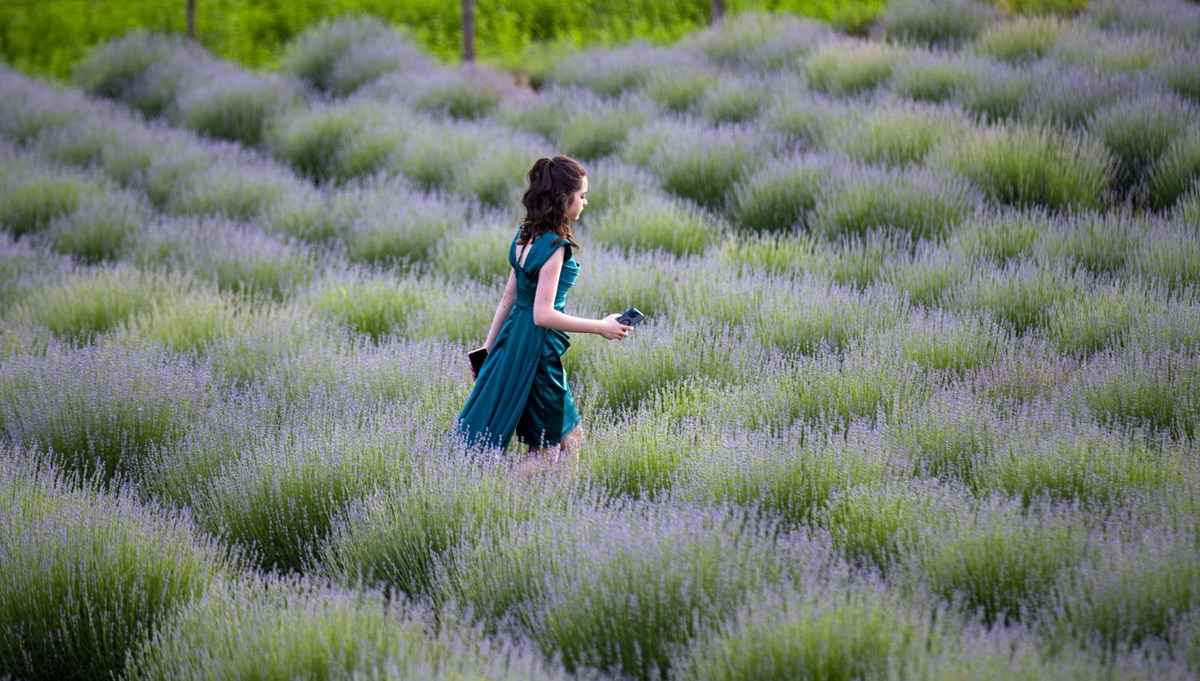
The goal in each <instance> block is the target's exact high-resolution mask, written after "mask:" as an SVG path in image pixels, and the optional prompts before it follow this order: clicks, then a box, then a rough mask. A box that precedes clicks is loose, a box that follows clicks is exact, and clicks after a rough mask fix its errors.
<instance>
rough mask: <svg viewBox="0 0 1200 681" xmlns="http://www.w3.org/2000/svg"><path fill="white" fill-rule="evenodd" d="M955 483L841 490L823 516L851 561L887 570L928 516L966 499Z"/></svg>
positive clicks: (887, 483) (888, 483)
mask: <svg viewBox="0 0 1200 681" xmlns="http://www.w3.org/2000/svg"><path fill="white" fill-rule="evenodd" d="M953 489H954V488H953V487H951V486H943V485H940V484H938V483H936V482H934V481H929V480H912V479H898V480H884V481H879V482H874V481H872V482H867V483H865V484H862V485H854V486H849V487H845V488H842V489H839V490H837V491H835V492H834V493H833V494H832V495H831V496H830V497H829V501H828V502H827V504H826V508H825V511H824V512H823V513H822V514H821V515H820V516H819V520H820V522H821V524H822V526H823V527H825V528H826V529H828V530H829V535H830V537H831V538H832V540H833V544H834V546H835V547H837V549H838V550H839V551H841V553H842V554H843V555H844V556H845V557H846V559H847V560H848V561H850V562H851V564H854V565H861V566H864V567H872V566H873V567H875V568H878V569H880V570H882V571H883V572H884V574H887V573H888V572H889V571H890V570H892V569H893V567H894V566H895V565H896V564H897V563H898V561H899V560H900V558H901V557H902V556H904V555H906V554H908V553H909V552H910V551H911V550H912V548H913V546H914V545H915V544H916V542H917V541H918V540H919V539H920V527H921V523H922V521H923V520H924V519H926V518H929V517H932V516H936V515H941V514H945V513H947V512H952V510H951V509H953V508H954V505H955V504H956V503H958V504H961V503H962V502H963V500H962V499H960V498H959V497H961V495H959V494H956V493H953Z"/></svg>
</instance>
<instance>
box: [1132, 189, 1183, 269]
mask: <svg viewBox="0 0 1200 681" xmlns="http://www.w3.org/2000/svg"><path fill="white" fill-rule="evenodd" d="M1192 197H1193V198H1192V199H1190V203H1188V202H1187V201H1185V202H1183V204H1182V205H1178V204H1177V210H1178V213H1179V215H1180V217H1181V218H1182V219H1180V220H1178V221H1169V222H1161V223H1152V227H1151V229H1150V230H1148V232H1147V233H1146V235H1145V237H1143V238H1142V239H1140V240H1139V241H1138V242H1137V245H1138V246H1139V247H1140V248H1139V252H1137V253H1135V254H1131V255H1133V257H1134V261H1133V263H1132V264H1133V265H1134V266H1135V268H1136V270H1137V272H1139V273H1140V274H1143V275H1146V276H1150V277H1154V278H1156V279H1158V280H1160V281H1163V282H1165V283H1166V284H1167V285H1168V286H1170V287H1171V288H1173V289H1176V290H1179V289H1184V288H1186V287H1187V286H1190V285H1194V284H1196V283H1197V282H1200V240H1198V239H1197V232H1196V228H1195V227H1188V225H1200V219H1190V218H1200V189H1198V190H1196V191H1194V192H1192ZM1189 207H1194V208H1193V209H1192V211H1193V214H1192V215H1191V216H1189V215H1188V210H1189Z"/></svg>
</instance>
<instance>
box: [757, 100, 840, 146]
mask: <svg viewBox="0 0 1200 681" xmlns="http://www.w3.org/2000/svg"><path fill="white" fill-rule="evenodd" d="M856 115H857V111H856V109H855V108H854V107H853V106H851V105H849V104H846V103H845V102H841V101H838V100H831V99H827V98H826V97H825V96H823V95H818V94H816V93H814V92H812V91H810V90H807V89H805V90H802V91H801V92H800V93H798V94H797V95H795V96H780V97H778V98H777V99H776V100H775V101H774V102H773V103H772V104H770V105H769V106H768V107H767V109H766V110H765V111H763V113H762V115H761V116H760V117H759V121H758V123H759V125H761V126H762V127H763V128H765V129H766V130H768V131H771V132H774V133H777V134H779V135H782V136H783V140H782V142H783V143H786V144H788V145H802V146H803V147H804V148H809V149H819V148H822V147H824V146H825V143H826V138H827V137H828V136H829V133H830V131H832V130H834V129H835V128H836V127H837V126H838V125H843V124H845V122H846V121H847V120H852V119H853V118H854V117H855V116H856Z"/></svg>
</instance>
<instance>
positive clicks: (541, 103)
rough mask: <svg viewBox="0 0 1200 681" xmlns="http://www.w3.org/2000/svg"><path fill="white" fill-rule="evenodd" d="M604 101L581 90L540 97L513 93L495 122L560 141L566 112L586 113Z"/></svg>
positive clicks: (548, 90) (553, 91) (553, 89)
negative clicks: (584, 110) (591, 107)
mask: <svg viewBox="0 0 1200 681" xmlns="http://www.w3.org/2000/svg"><path fill="white" fill-rule="evenodd" d="M600 101H604V100H603V99H602V98H600V97H598V96H596V94H595V93H593V92H592V91H591V90H588V89H587V88H581V87H547V88H546V89H544V90H541V91H539V92H538V93H536V94H534V93H520V92H517V93H514V94H513V95H512V96H511V97H505V98H504V99H503V100H501V102H500V103H499V105H498V106H497V107H496V113H495V114H494V116H493V118H494V119H495V120H497V121H498V122H500V123H502V124H504V125H507V126H508V127H510V128H513V129H515V130H524V131H526V132H531V133H534V134H535V135H541V136H542V137H545V138H546V139H548V140H552V139H557V138H558V133H559V131H561V130H562V128H563V125H564V124H565V122H566V120H565V119H566V117H565V116H564V115H563V114H564V112H568V111H572V110H573V109H574V107H575V106H580V102H582V103H583V104H582V105H581V108H583V109H587V108H589V107H590V106H591V105H593V104H596V103H598V102H600Z"/></svg>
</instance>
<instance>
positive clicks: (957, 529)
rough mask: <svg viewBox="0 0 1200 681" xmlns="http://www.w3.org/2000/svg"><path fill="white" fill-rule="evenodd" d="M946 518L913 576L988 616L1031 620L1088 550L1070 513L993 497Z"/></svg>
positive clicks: (917, 554)
mask: <svg viewBox="0 0 1200 681" xmlns="http://www.w3.org/2000/svg"><path fill="white" fill-rule="evenodd" d="M930 520H933V522H934V523H937V522H938V521H937V520H934V519H930ZM942 522H944V523H945V525H944V527H941V528H938V529H936V530H934V531H932V532H930V533H929V535H928V536H927V538H926V540H925V542H923V543H922V544H921V545H920V546H918V547H917V548H915V549H914V550H913V552H912V554H911V556H910V557H909V558H908V561H909V563H908V565H909V567H910V569H911V570H912V577H911V578H912V579H914V580H919V581H920V582H921V583H922V584H924V585H925V586H926V587H927V588H929V589H930V590H931V591H933V592H934V593H935V594H937V595H939V596H941V597H942V598H944V599H946V600H948V601H951V602H955V603H957V604H959V605H960V606H961V607H963V608H964V609H966V610H967V611H968V612H971V611H975V610H979V611H981V612H982V613H983V615H984V616H985V617H986V618H987V619H988V620H995V621H999V622H1004V621H1008V620H1025V619H1026V618H1028V617H1029V616H1030V615H1032V614H1034V611H1035V610H1036V609H1037V608H1039V607H1040V606H1041V604H1042V603H1044V602H1045V599H1047V598H1049V597H1052V596H1053V595H1054V593H1055V591H1056V588H1057V587H1058V585H1059V584H1061V583H1063V582H1064V581H1065V580H1067V579H1068V574H1069V571H1070V570H1071V569H1072V568H1074V567H1075V566H1076V565H1077V564H1078V563H1079V561H1080V560H1081V559H1082V558H1083V556H1084V549H1085V544H1084V537H1083V536H1081V535H1082V529H1081V528H1080V527H1079V521H1078V520H1073V519H1072V518H1071V517H1070V516H1069V515H1067V514H1066V513H1056V512H1053V511H1045V510H1038V511H1036V512H1033V513H1030V514H1027V515H1025V516H1021V515H1019V512H1018V511H1015V510H1013V509H1011V508H1009V507H1006V506H1002V505H998V504H991V507H990V508H985V509H982V510H981V511H980V512H977V513H960V514H955V515H950V516H949V517H946V518H945V519H944V520H943V521H942Z"/></svg>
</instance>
